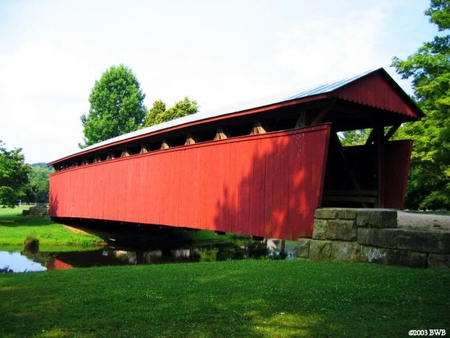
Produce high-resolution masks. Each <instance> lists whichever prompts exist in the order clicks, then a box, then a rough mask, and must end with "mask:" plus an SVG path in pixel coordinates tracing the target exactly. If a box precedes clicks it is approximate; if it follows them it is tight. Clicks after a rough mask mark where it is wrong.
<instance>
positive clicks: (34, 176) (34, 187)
mask: <svg viewBox="0 0 450 338" xmlns="http://www.w3.org/2000/svg"><path fill="white" fill-rule="evenodd" d="M50 173H51V170H50V169H49V168H48V167H47V165H46V164H45V163H36V164H33V165H32V166H31V172H30V173H29V175H28V178H29V181H30V184H29V186H30V191H31V194H32V201H33V202H36V203H48V191H49V176H50Z"/></svg>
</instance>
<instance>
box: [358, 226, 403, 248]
mask: <svg viewBox="0 0 450 338" xmlns="http://www.w3.org/2000/svg"><path fill="white" fill-rule="evenodd" d="M395 230H397V229H371V228H358V243H359V244H363V245H370V246H377V247H383V248H396V247H397V243H398V232H397V231H395Z"/></svg>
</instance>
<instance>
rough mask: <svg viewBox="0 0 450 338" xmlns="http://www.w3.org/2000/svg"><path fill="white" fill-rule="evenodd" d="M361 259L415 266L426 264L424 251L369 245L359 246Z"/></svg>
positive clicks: (422, 266) (423, 266)
mask: <svg viewBox="0 0 450 338" xmlns="http://www.w3.org/2000/svg"><path fill="white" fill-rule="evenodd" d="M361 260H362V261H365V262H370V263H381V264H388V265H404V266H411V267H416V268H425V267H426V266H427V254H426V253H423V252H415V251H408V250H395V249H386V248H376V247H370V246H361Z"/></svg>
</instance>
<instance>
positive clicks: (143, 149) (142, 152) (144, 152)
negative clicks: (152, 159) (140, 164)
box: [139, 144, 148, 154]
mask: <svg viewBox="0 0 450 338" xmlns="http://www.w3.org/2000/svg"><path fill="white" fill-rule="evenodd" d="M146 153H148V148H147V146H146V145H144V144H142V145H141V151H140V152H139V154H146Z"/></svg>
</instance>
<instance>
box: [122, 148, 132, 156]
mask: <svg viewBox="0 0 450 338" xmlns="http://www.w3.org/2000/svg"><path fill="white" fill-rule="evenodd" d="M128 156H130V151H129V150H128V149H127V148H124V149H122V153H121V154H120V157H128Z"/></svg>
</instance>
